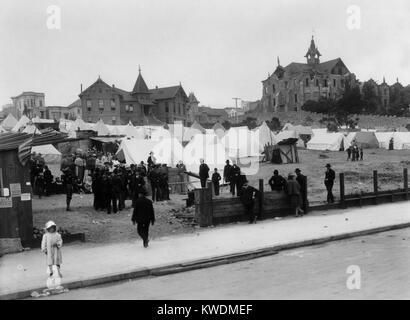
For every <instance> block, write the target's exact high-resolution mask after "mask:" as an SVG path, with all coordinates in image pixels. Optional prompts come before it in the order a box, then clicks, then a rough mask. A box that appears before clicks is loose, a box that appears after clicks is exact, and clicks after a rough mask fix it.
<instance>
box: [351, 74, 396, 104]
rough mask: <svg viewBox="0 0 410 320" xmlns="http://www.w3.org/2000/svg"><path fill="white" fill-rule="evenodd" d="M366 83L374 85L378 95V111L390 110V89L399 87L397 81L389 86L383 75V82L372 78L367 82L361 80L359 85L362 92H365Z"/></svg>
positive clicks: (375, 92) (374, 90)
mask: <svg viewBox="0 0 410 320" xmlns="http://www.w3.org/2000/svg"><path fill="white" fill-rule="evenodd" d="M364 84H369V85H371V86H372V87H373V92H374V94H375V96H376V97H377V109H378V110H377V111H378V112H388V110H389V106H390V91H391V90H394V88H397V83H396V84H394V85H393V86H391V87H390V86H389V85H388V84H387V83H386V79H385V78H384V77H383V82H382V83H381V84H377V82H376V81H374V80H373V79H370V80H368V81H365V82H361V83H360V85H359V88H360V92H361V93H362V94H363V86H364Z"/></svg>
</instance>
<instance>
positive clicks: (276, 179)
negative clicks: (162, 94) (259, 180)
mask: <svg viewBox="0 0 410 320" xmlns="http://www.w3.org/2000/svg"><path fill="white" fill-rule="evenodd" d="M268 183H269V185H270V187H271V189H272V191H278V192H281V191H282V190H283V188H284V186H285V184H286V180H285V178H284V177H282V176H281V175H280V174H279V171H278V170H274V171H273V176H272V177H271V178H270V179H269V181H268Z"/></svg>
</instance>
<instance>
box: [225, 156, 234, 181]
mask: <svg viewBox="0 0 410 320" xmlns="http://www.w3.org/2000/svg"><path fill="white" fill-rule="evenodd" d="M225 163H226V165H225V167H224V172H223V175H224V182H229V177H230V174H231V168H232V166H231V164H230V163H229V160H226V162H225Z"/></svg>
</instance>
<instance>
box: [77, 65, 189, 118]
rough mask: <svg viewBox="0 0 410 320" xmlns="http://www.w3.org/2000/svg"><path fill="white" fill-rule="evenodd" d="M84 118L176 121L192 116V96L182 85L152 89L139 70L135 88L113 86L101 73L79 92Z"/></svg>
mask: <svg viewBox="0 0 410 320" xmlns="http://www.w3.org/2000/svg"><path fill="white" fill-rule="evenodd" d="M79 97H80V101H81V112H82V118H83V120H84V121H87V122H97V121H98V120H99V119H102V120H103V121H104V122H105V123H107V124H127V123H129V122H132V123H133V124H134V125H147V124H161V123H173V121H175V120H181V121H183V123H184V124H186V123H187V120H188V107H189V104H188V102H189V100H188V97H187V95H186V94H185V91H184V89H183V88H182V86H181V85H179V86H173V87H166V88H158V87H156V88H155V89H151V90H150V89H148V86H147V84H146V83H145V80H144V78H143V77H142V75H141V70H139V74H138V78H137V80H136V82H135V85H134V88H133V90H132V91H126V90H122V89H119V88H117V87H115V86H114V85H112V86H110V85H108V84H107V83H105V82H104V81H103V80H102V79H101V78H100V77H99V78H98V79H97V81H96V82H95V83H93V84H92V85H91V86H89V87H88V88H87V89H86V90H84V91H81V93H80V94H79Z"/></svg>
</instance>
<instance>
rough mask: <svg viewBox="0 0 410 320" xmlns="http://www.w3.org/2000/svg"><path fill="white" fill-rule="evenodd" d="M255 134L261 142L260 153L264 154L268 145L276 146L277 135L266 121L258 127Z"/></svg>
mask: <svg viewBox="0 0 410 320" xmlns="http://www.w3.org/2000/svg"><path fill="white" fill-rule="evenodd" d="M254 132H255V134H256V137H257V139H258V141H259V151H261V152H262V151H263V150H264V146H265V145H266V144H271V145H274V144H275V143H276V139H275V134H274V133H273V132H272V131H271V129H270V128H269V127H268V125H267V124H266V121H264V122H263V123H262V124H261V125H260V126H259V127H257V128H256V129H255V131H254Z"/></svg>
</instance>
